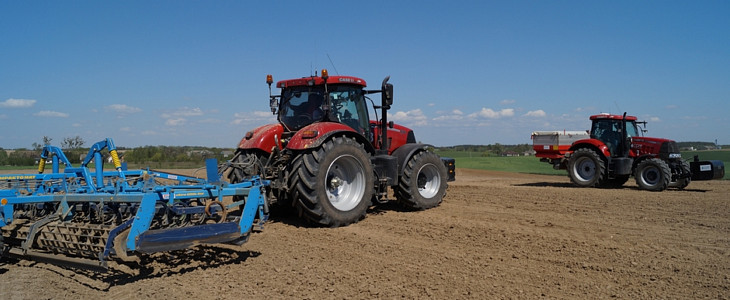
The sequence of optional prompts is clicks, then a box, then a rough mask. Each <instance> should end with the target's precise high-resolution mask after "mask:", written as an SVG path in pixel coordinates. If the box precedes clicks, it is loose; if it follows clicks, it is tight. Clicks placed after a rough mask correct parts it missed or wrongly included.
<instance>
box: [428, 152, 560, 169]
mask: <svg viewBox="0 0 730 300" xmlns="http://www.w3.org/2000/svg"><path fill="white" fill-rule="evenodd" d="M436 153H438V155H440V156H444V157H451V158H453V159H454V160H456V167H457V168H465V169H478V170H492V171H506V172H516V173H530V174H547V175H567V173H566V172H565V170H554V169H553V166H552V165H550V164H549V163H544V162H541V161H540V159H539V158H537V157H534V156H512V157H501V156H489V157H483V156H481V154H482V153H481V152H464V151H437V152H436Z"/></svg>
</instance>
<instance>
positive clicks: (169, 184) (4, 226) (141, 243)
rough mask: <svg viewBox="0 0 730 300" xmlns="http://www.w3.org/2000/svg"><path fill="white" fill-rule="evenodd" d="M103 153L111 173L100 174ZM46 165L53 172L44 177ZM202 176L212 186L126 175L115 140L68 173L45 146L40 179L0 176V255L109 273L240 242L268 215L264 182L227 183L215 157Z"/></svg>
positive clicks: (57, 153) (151, 174) (55, 151)
mask: <svg viewBox="0 0 730 300" xmlns="http://www.w3.org/2000/svg"><path fill="white" fill-rule="evenodd" d="M105 148H106V149H108V154H109V156H110V157H111V159H112V161H113V162H114V167H115V170H114V171H104V170H103V160H102V158H103V156H102V153H101V151H102V150H103V149H105ZM47 160H50V161H51V162H52V168H53V172H51V173H47V174H43V172H44V169H45V166H46V161H47ZM92 161H93V162H94V164H95V166H96V169H95V171H94V172H93V173H92V171H90V170H89V168H88V167H87V166H88V164H89V163H91V162H92ZM61 164H64V165H65V168H64V169H63V170H62V171H60V170H59V169H60V165H61ZM206 169H207V179H202V178H196V177H189V176H184V175H178V174H172V173H166V172H158V171H154V170H149V169H148V170H125V168H124V167H123V166H122V163H120V160H119V156H118V154H117V151H116V148H115V147H114V143H113V141H112V140H111V139H106V140H104V141H101V142H98V143H96V144H94V146H92V147H91V150H89V154H88V155H87V156H86V158H85V159H84V161H83V162H82V163H81V166H80V167H72V166H71V163H70V162H69V161H68V159H67V158H66V156H65V155H64V154H63V152H62V151H61V149H59V148H58V147H53V146H46V147H44V148H43V152H42V154H41V159H40V161H39V165H38V171H39V172H38V174H13V175H0V232H1V233H2V235H0V256H13V257H19V258H31V259H35V260H40V261H46V262H51V263H56V264H61V265H67V266H73V267H79V268H86V269H92V270H101V271H103V270H107V269H108V268H109V265H108V262H110V261H118V262H130V261H134V260H136V257H135V256H136V255H138V254H142V253H153V252H160V251H170V250H179V249H186V248H190V247H192V246H195V245H197V244H212V243H229V244H239V245H240V244H243V243H244V242H246V241H247V240H248V238H249V235H250V234H251V232H252V230H254V229H262V228H263V223H264V222H265V221H266V219H267V218H268V207H267V205H266V199H265V197H264V194H265V192H264V186H266V185H268V181H264V180H261V179H259V178H258V177H252V178H249V179H247V180H244V181H242V182H240V183H235V184H231V183H228V182H225V181H222V180H221V175H222V174H220V173H219V172H218V169H219V168H218V165H217V161H216V160H214V159H211V160H208V161H206Z"/></svg>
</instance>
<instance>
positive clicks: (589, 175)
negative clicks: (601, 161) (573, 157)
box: [573, 157, 596, 181]
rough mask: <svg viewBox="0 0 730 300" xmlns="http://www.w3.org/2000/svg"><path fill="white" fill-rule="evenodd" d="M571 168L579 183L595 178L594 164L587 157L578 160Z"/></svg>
mask: <svg viewBox="0 0 730 300" xmlns="http://www.w3.org/2000/svg"><path fill="white" fill-rule="evenodd" d="M573 168H574V169H575V170H574V172H573V173H574V174H575V175H576V177H577V179H578V180H580V181H590V180H591V179H593V177H594V176H596V163H595V162H594V161H593V160H592V159H590V158H588V157H582V158H579V159H578V161H577V162H576V164H575V167H573Z"/></svg>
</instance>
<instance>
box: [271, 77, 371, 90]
mask: <svg viewBox="0 0 730 300" xmlns="http://www.w3.org/2000/svg"><path fill="white" fill-rule="evenodd" d="M323 84H324V79H322V77H318V76H312V77H302V78H297V79H287V80H281V81H279V82H277V83H276V87H278V88H287V87H292V86H305V85H323ZM327 84H357V85H361V86H362V87H366V86H368V85H367V83H366V82H365V80H363V79H361V78H357V77H352V76H330V77H328V78H327Z"/></svg>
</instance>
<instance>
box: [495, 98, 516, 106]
mask: <svg viewBox="0 0 730 300" xmlns="http://www.w3.org/2000/svg"><path fill="white" fill-rule="evenodd" d="M515 102H517V100H513V99H504V100H502V101H500V102H499V104H502V105H510V104H514V103H515Z"/></svg>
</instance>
